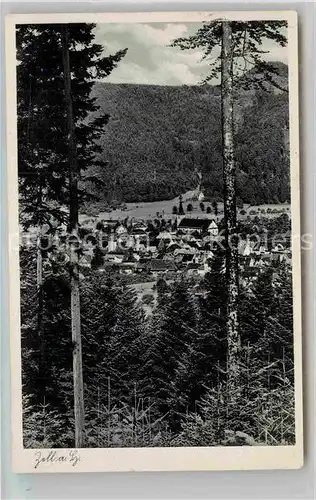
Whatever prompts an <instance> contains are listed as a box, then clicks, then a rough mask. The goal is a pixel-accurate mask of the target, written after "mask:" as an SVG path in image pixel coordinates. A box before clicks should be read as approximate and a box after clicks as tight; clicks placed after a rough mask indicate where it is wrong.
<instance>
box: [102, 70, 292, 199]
mask: <svg viewBox="0 0 316 500" xmlns="http://www.w3.org/2000/svg"><path fill="white" fill-rule="evenodd" d="M278 66H279V69H280V70H281V77H278V83H279V84H281V85H282V84H283V87H286V73H287V68H286V66H285V65H282V64H278ZM93 93H94V96H95V97H96V98H97V102H98V104H99V105H100V106H101V109H102V110H104V112H105V113H108V114H109V115H110V121H109V123H108V125H107V126H106V127H105V130H104V134H103V136H102V141H101V146H102V153H101V157H102V159H103V160H106V161H107V162H108V166H107V167H105V168H104V169H103V170H102V172H101V174H100V172H98V175H100V176H101V179H102V181H103V183H104V184H103V185H102V186H101V187H100V186H99V192H98V194H99V195H100V198H101V200H102V201H111V200H113V199H116V200H123V201H126V202H128V201H152V200H162V199H168V198H169V199H170V198H173V197H175V196H177V195H178V194H179V193H181V192H184V191H186V190H187V189H190V188H192V187H194V186H196V184H197V182H198V181H197V172H198V171H201V172H202V175H203V179H202V184H203V187H204V191H205V194H206V195H207V196H210V197H217V198H220V197H221V193H222V158H221V129H220V119H221V118H220V117H221V115H220V91H219V88H218V87H212V86H210V85H202V86H193V87H188V86H181V87H170V86H155V85H132V84H107V83H101V82H99V83H97V84H95V86H94V89H93ZM235 118H236V138H237V141H236V146H237V148H236V161H237V167H238V177H237V189H238V195H239V196H240V197H241V198H242V199H243V201H245V202H249V203H269V202H285V201H287V200H289V160H288V154H287V153H288V151H287V148H288V146H287V143H288V141H287V126H288V94H287V92H281V91H278V92H275V91H274V92H273V91H264V90H261V91H258V90H257V91H255V90H253V89H249V90H240V91H239V98H238V100H236V106H235Z"/></svg>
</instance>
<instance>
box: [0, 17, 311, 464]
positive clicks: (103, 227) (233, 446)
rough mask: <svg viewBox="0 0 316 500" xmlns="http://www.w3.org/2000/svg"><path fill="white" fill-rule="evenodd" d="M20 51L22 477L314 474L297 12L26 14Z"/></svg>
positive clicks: (12, 178)
mask: <svg viewBox="0 0 316 500" xmlns="http://www.w3.org/2000/svg"><path fill="white" fill-rule="evenodd" d="M6 54H7V65H6V71H7V88H6V90H7V123H8V135H7V138H8V180H9V183H8V204H9V231H10V317H11V357H12V373H11V385H12V453H13V468H14V470H15V471H16V472H69V471H73V472H89V471H124V470H126V471H141V470H148V471H155V470H229V469H258V468H261V469H267V468H270V469H274V468H290V469H291V468H293V469H294V468H299V467H301V466H302V463H303V444H302V442H303V439H302V433H303V430H302V374H301V371H302V367H301V306H300V304H301V278H300V248H301V244H302V241H301V236H300V213H299V148H298V61H297V18H296V13H295V12H282V11H273V12H219V13H210V12H209V13H192V12H177V13H139V14H117V13H116V14H98V15H97V14H69V15H65V14H57V15H56V14H49V15H12V16H9V17H8V18H7V21H6ZM306 243H308V242H306Z"/></svg>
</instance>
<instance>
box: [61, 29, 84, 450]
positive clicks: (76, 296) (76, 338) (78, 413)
mask: <svg viewBox="0 0 316 500" xmlns="http://www.w3.org/2000/svg"><path fill="white" fill-rule="evenodd" d="M62 52H63V66H64V85H65V102H66V114H67V126H68V158H69V198H70V200H69V204H70V207H69V208H70V210H69V232H70V234H71V235H72V238H73V240H74V242H72V243H71V245H70V246H71V333H72V342H73V382H74V413H75V446H76V448H80V447H82V446H83V439H84V436H83V434H84V399H83V374H82V348H81V322H80V290H79V256H78V251H77V249H76V241H78V180H79V170H78V162H77V151H76V142H75V128H74V118H73V105H72V96H71V74H70V62H69V38H68V27H67V25H63V26H62Z"/></svg>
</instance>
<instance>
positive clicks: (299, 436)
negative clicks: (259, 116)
mask: <svg viewBox="0 0 316 500" xmlns="http://www.w3.org/2000/svg"><path fill="white" fill-rule="evenodd" d="M222 18H226V19H230V20H274V19H275V20H286V21H287V22H288V53H289V106H290V147H291V211H292V262H293V307H294V360H295V417H296V444H295V445H294V446H258V447H248V446H243V447H205V448H204V447H203V448H201V447H190V448H189V447H187V448H182V447H181V448H110V449H98V448H93V449H89V448H85V449H80V450H72V449H55V450H47V449H44V450H43V449H42V450H35V449H24V448H23V444H22V386H21V345H20V339H21V336H20V289H19V258H18V257H19V256H18V251H17V248H18V245H15V244H14V241H17V240H16V239H17V238H18V234H19V222H18V189H17V188H18V177H17V107H16V65H15V61H16V55H15V25H16V24H28V23H34V24H35V23H65V22H69V23H75V22H98V23H141V22H147V23H148V22H151V23H154V22H201V21H203V20H211V19H222ZM297 45H298V43H297V14H296V12H294V11H262V12H256V11H252V12H251V11H249V12H242V11H240V12H236V11H235V12H228V11H227V12H213V13H210V12H204V13H201V12H174V13H171V12H168V13H165V12H159V13H157V12H155V13H153V12H150V13H102V14H95V13H88V14H87V13H82V14H78V13H69V14H13V15H9V16H7V18H6V94H7V114H6V118H7V173H8V197H7V200H8V214H9V268H10V269H9V270H10V280H9V304H10V350H11V354H10V355H11V422H12V425H11V432H12V466H13V471H14V472H25V473H30V472H39V473H41V472H45V473H47V472H104V471H178V470H179V471H180V470H182V471H183V470H253V469H297V468H300V467H301V466H302V465H303V415H302V411H303V410H302V408H303V405H302V339H301V335H302V332H301V263H300V259H301V256H300V197H299V133H298V131H299V115H298V47H297ZM42 459H44V460H42Z"/></svg>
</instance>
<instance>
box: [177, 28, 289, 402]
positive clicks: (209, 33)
mask: <svg viewBox="0 0 316 500" xmlns="http://www.w3.org/2000/svg"><path fill="white" fill-rule="evenodd" d="M285 26H286V23H285V22H284V21H261V22H260V21H250V22H246V23H245V22H236V21H228V20H218V21H213V22H210V23H207V22H206V23H204V24H203V26H202V27H201V28H200V29H199V30H198V31H197V33H195V34H194V35H192V36H190V37H188V38H178V39H177V40H175V41H174V42H173V44H172V45H173V46H178V47H180V48H181V49H195V48H201V49H202V50H203V51H204V55H205V58H208V57H210V56H213V53H214V49H215V48H217V47H218V45H220V46H221V52H220V54H219V55H216V54H215V56H214V57H212V60H211V62H210V66H211V71H210V74H209V75H208V77H207V78H206V79H205V82H207V81H210V80H212V79H213V78H214V77H216V76H218V75H220V77H221V109H222V148H223V185H224V192H223V197H224V211H225V237H226V286H227V315H226V328H227V364H228V381H227V383H228V388H229V394H230V399H231V402H234V401H235V400H236V398H237V399H238V396H239V375H240V333H239V325H238V248H237V245H238V242H237V238H236V235H237V219H236V165H235V149H234V105H233V104H234V95H236V94H235V90H236V86H237V85H236V83H237V84H239V83H240V82H241V83H243V84H245V82H244V80H243V77H244V71H243V70H241V69H240V59H243V61H244V63H245V66H246V65H247V62H248V64H249V61H250V64H251V66H256V67H258V68H260V70H261V72H262V73H263V76H264V78H265V79H266V80H267V81H268V82H269V83H275V82H274V81H273V78H272V76H271V73H274V72H275V71H274V68H273V66H272V65H271V64H268V63H267V62H266V61H264V60H263V59H262V57H261V54H262V49H261V45H262V42H263V40H264V39H269V40H273V41H275V42H276V43H279V44H280V45H281V46H285V45H286V43H287V39H286V36H284V35H283V34H282V33H281V31H280V30H281V29H282V28H283V27H285ZM237 77H239V81H238V78H237ZM251 83H252V84H253V85H259V86H261V87H262V81H261V82H258V81H257V80H255V79H253V78H252V81H251ZM247 85H249V81H248V82H247ZM276 85H277V83H276Z"/></svg>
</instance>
